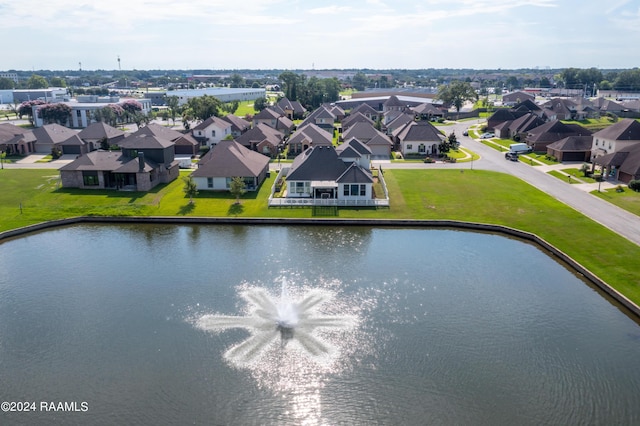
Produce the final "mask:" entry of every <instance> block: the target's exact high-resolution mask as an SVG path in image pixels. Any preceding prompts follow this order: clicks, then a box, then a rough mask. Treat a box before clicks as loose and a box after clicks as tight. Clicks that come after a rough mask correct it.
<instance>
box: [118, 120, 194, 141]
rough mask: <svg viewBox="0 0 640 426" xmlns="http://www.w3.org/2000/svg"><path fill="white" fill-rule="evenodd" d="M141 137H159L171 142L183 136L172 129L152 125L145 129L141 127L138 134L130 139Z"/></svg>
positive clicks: (134, 134)
mask: <svg viewBox="0 0 640 426" xmlns="http://www.w3.org/2000/svg"><path fill="white" fill-rule="evenodd" d="M139 135H147V136H157V137H160V138H163V139H166V140H170V141H174V140H176V139H178V138H180V137H182V136H183V134H182V133H180V132H178V131H177V130H173V129H170V128H168V127H164V126H161V125H159V124H156V123H150V124H147V125H146V126H144V127H141V128H140V129H138V130H137V131H136V132H134V133H132V134H131V135H130V136H129V137H131V136H139Z"/></svg>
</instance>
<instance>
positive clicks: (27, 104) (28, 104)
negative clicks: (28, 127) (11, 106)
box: [18, 99, 46, 125]
mask: <svg viewBox="0 0 640 426" xmlns="http://www.w3.org/2000/svg"><path fill="white" fill-rule="evenodd" d="M45 103H46V102H45V101H42V100H40V99H36V100H33V101H24V102H23V103H21V104H20V106H19V107H18V117H19V118H20V119H22V116H23V115H26V116H27V117H29V121H30V122H31V124H32V125H33V107H34V106H37V105H44V104H45Z"/></svg>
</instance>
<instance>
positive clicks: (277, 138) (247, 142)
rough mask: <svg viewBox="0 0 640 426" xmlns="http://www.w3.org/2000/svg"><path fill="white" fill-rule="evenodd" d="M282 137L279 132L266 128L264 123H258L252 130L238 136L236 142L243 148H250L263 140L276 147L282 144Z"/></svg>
mask: <svg viewBox="0 0 640 426" xmlns="http://www.w3.org/2000/svg"><path fill="white" fill-rule="evenodd" d="M283 136H284V135H283V134H282V132H280V131H279V130H276V129H274V128H273V127H270V126H267V125H266V124H264V123H258V124H257V125H256V126H255V127H253V128H252V129H250V130H247V131H246V132H245V133H243V134H242V135H240V136H238V137H237V138H236V141H237V142H239V143H241V144H242V145H244V146H251V144H257V143H260V142H262V141H265V140H266V141H269V142H270V143H271V144H272V145H278V144H279V143H280V142H282V138H283Z"/></svg>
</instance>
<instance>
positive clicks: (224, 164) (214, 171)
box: [192, 140, 269, 177]
mask: <svg viewBox="0 0 640 426" xmlns="http://www.w3.org/2000/svg"><path fill="white" fill-rule="evenodd" d="M268 166H269V157H267V156H266V155H262V154H260V153H259V152H256V151H252V150H250V149H248V148H245V147H244V146H242V144H240V143H238V142H236V141H232V140H223V141H220V142H218V143H217V144H216V145H215V146H214V147H213V148H212V149H211V150H210V151H209V152H208V153H207V154H205V155H204V156H203V157H202V158H201V159H200V162H199V165H198V169H197V170H196V171H194V172H193V174H192V175H193V176H194V177H236V176H239V177H249V176H253V177H256V176H259V175H260V174H261V173H262V172H263V171H264V170H265V168H266V167H268Z"/></svg>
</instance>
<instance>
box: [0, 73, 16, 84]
mask: <svg viewBox="0 0 640 426" xmlns="http://www.w3.org/2000/svg"><path fill="white" fill-rule="evenodd" d="M0 78H8V79H9V80H13V82H14V83H17V82H18V73H15V72H0Z"/></svg>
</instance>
